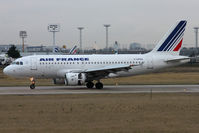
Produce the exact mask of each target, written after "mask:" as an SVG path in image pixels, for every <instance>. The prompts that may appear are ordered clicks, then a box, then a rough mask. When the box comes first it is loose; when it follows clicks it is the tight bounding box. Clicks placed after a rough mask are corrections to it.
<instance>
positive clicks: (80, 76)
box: [65, 73, 86, 85]
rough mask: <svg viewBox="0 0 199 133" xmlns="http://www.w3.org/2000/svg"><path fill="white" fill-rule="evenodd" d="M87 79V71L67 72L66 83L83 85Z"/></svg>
mask: <svg viewBox="0 0 199 133" xmlns="http://www.w3.org/2000/svg"><path fill="white" fill-rule="evenodd" d="M85 81H86V74H85V73H66V75H65V84H66V85H82V84H84V83H85Z"/></svg>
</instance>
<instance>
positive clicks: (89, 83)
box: [86, 81, 94, 89]
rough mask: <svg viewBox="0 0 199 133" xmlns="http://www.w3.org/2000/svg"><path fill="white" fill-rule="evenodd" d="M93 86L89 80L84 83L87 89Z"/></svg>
mask: <svg viewBox="0 0 199 133" xmlns="http://www.w3.org/2000/svg"><path fill="white" fill-rule="evenodd" d="M93 86H94V84H93V82H91V81H90V82H88V83H86V87H87V88H89V89H91V88H93Z"/></svg>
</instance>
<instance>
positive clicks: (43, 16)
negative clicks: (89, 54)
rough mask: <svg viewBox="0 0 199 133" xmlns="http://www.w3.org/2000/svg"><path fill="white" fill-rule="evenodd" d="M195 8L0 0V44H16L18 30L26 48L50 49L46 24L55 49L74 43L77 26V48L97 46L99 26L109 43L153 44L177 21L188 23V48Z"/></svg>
mask: <svg viewBox="0 0 199 133" xmlns="http://www.w3.org/2000/svg"><path fill="white" fill-rule="evenodd" d="M198 4H199V1H196V0H189V1H180V0H167V1H161V0H150V1H144V0H106V1H105V0H84V1H81V0H59V1H55V0H6V1H4V0H0V18H1V21H0V44H20V43H21V39H20V38H19V31H21V30H26V31H27V34H28V37H27V39H26V43H27V44H30V45H41V44H43V45H52V33H49V32H48V31H47V26H48V24H53V23H58V24H60V26H61V31H60V32H59V33H57V34H56V43H57V44H58V46H62V45H66V46H67V48H71V47H73V46H74V45H75V44H77V45H78V44H79V31H78V30H77V27H79V26H82V27H84V28H85V29H84V30H83V47H84V48H87V47H95V48H103V47H105V28H104V27H103V25H104V24H110V25H111V27H110V28H109V44H110V45H111V44H113V43H114V42H115V41H118V42H119V43H120V44H130V43H132V42H138V43H141V44H143V45H144V46H146V44H156V43H158V41H159V40H160V39H161V38H162V37H163V35H164V34H165V33H166V32H167V31H168V29H169V28H170V27H171V26H172V25H173V24H175V23H176V22H177V21H179V20H182V19H183V20H187V21H188V24H187V27H186V31H185V36H184V44H185V45H184V46H185V47H193V46H194V44H195V33H194V30H193V27H195V26H199V18H198V15H197V11H199V9H198V7H197V6H198ZM95 42H96V44H95ZM186 44H189V45H186ZM121 47H122V46H121Z"/></svg>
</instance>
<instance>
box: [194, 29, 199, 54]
mask: <svg viewBox="0 0 199 133" xmlns="http://www.w3.org/2000/svg"><path fill="white" fill-rule="evenodd" d="M198 29H199V27H194V30H195V33H196V51H197V54H198Z"/></svg>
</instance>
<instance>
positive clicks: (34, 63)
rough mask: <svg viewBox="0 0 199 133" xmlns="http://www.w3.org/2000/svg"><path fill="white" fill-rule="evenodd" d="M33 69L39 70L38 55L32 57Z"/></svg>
mask: <svg viewBox="0 0 199 133" xmlns="http://www.w3.org/2000/svg"><path fill="white" fill-rule="evenodd" d="M31 70H37V58H36V57H32V58H31Z"/></svg>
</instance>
